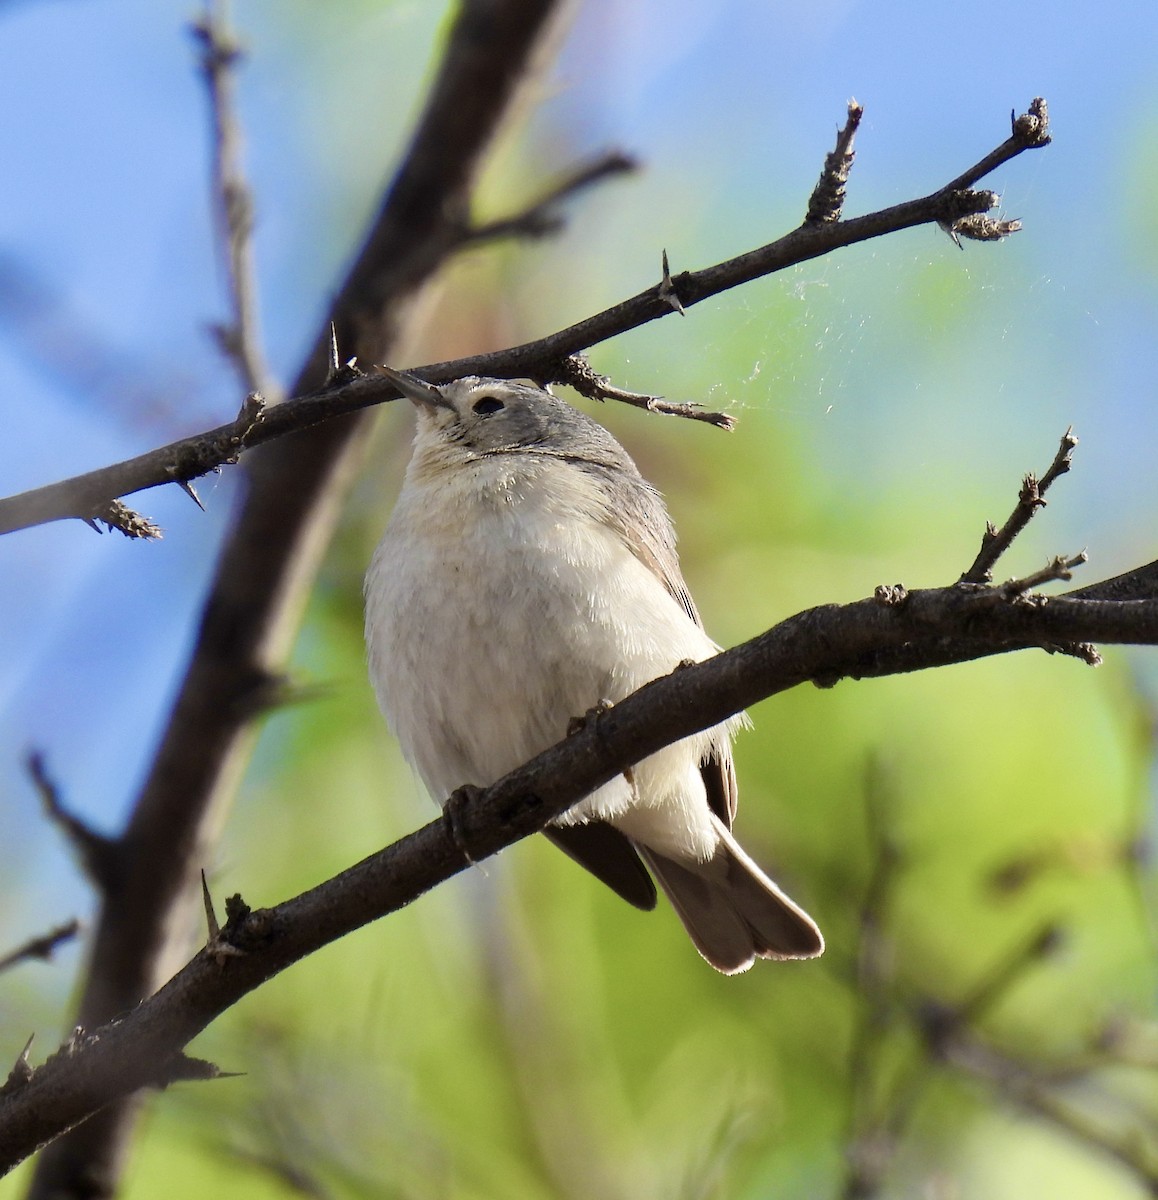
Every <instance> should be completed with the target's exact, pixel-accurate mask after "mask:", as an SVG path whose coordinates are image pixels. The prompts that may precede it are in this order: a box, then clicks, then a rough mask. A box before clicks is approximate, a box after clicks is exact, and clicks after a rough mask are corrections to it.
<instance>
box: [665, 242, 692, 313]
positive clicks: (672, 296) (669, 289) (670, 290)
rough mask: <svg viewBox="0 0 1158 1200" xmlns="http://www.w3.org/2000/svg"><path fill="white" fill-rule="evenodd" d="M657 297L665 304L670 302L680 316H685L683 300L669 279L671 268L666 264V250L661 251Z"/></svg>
mask: <svg viewBox="0 0 1158 1200" xmlns="http://www.w3.org/2000/svg"><path fill="white" fill-rule="evenodd" d="M659 298H660V299H661V300H662V301H663V302H664V303H665V304H670V305H671V307H672V308H674V309H675V310H676V312H678V313H679V315H680V316H681V317H686V316H687V313H686V312H684V306H683V301H682V300H680V298H679V296H678V294H677V293H676V290H675V284H673V283H672V281H671V270H670V268H669V267H668V265H667V250H664V252H663V278H662V279H661V280H660V281H659Z"/></svg>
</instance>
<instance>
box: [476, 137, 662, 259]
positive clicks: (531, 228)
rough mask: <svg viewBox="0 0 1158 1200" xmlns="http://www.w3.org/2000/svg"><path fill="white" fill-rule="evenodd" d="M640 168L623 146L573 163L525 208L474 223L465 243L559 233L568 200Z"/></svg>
mask: <svg viewBox="0 0 1158 1200" xmlns="http://www.w3.org/2000/svg"><path fill="white" fill-rule="evenodd" d="M638 170H639V162H638V160H636V159H634V158H632V157H631V155H630V154H626V153H624V151H622V150H605V151H603V153H601V154H598V155H596V156H595V157H594V158H592V159H590V160H589V161H588V162H585V163H580V164H578V165H577V166H575V167H573V168H572V169H571V170H570V171H568V172H567V174H566V175H565V176H563V178H562V179H560V180H559V182H558V183H556V184H555V185H554V186H552V187H551V188H549V189H548V190H547V191H546V192H545V193H544V194H543V195H542V196H541V197H540V198H539V199H538V200H536V201H535V202H534V203H533V204H531V205H529V206H528V207H527V208H525V209H524V210H523V211H522V212H519V213H514V214H513V215H512V216H509V217H501V218H499V219H498V220H496V221H487V222H486V223H485V224H482V225H475V226H473V227H471V228H470V229H468V230H467V231H466V233H465V234H464V235H463V239H464V244H478V243H479V242H490V241H494V240H495V239H496V238H507V237H531V238H537V237H544V236H546V235H547V234H551V233H556V232H558V231H559V230H560V229H561V228H562V227H563V215H562V213H561V212H560V211H559V209H560V207H561V206H562V205H563V204H564V203H565V202H566V201H568V200H571V199H574V197H575V196H577V195H578V194H579V193H580V192H583V191H586V190H587V189H588V188H590V187H593V186H594V185H595V184H597V183H602V182H603V181H604V180H606V179H611V178H613V177H614V176H616V175H627V174H631V173H632V172H633V171H638Z"/></svg>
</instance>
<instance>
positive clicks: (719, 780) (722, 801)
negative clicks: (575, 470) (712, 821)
mask: <svg viewBox="0 0 1158 1200" xmlns="http://www.w3.org/2000/svg"><path fill="white" fill-rule="evenodd" d="M581 465H582V466H583V467H584V468H586V469H587V470H590V471H593V472H595V473H597V474H598V473H603V472H609V468H608V467H606V466H604V465H603V464H601V463H591V462H585V463H583V464H581ZM612 469H614V468H612ZM623 482H624V481H623V473H622V471H619V472H618V473H617V476H616V483H617V486H616V488H615V490H614V493H613V494H614V495H615V498H616V504H615V505H613V506H609V508H608V510H607V513H606V515H605V517H604V520H605V521H606V522H607V524H608V525H610V527H611V528H612V529H614V530H615V532H616V533H617V534H618V535H619V536H620V537H621V538H622V539H623V542H624V544H625V545H626V546H627V547H628V549H629V550H630V551H631V552H632V554H634V555H635V557H636V558H638V559H639V561H640V562H641V563H643V565H644V566H645V567H647V568H648V570H650V571H651V573H652V574H653V575H655V577H656V578H657V579H658V580H659V581H660V582H661V583H662V584H663V586H664V588H665V589H666V590H667V592H668V594H669V595H670V596H671V597H672V598H673V599H674V600H675V601H676V602H677V603H678V604H679V605H680V606H681V607H682V608H683V610H684V612H686V613H687V614H688V616H689V617H691V619H692V620H693V621H695V623H696V624H697V625H698V626H699V627H700V628H701V629H702V628H703V627H704V623H703V621H701V620H700V614H699V610H698V609H697V608H696V604H695V601H694V600H693V599H692V596H691V593H690V592H689V591H688V586H687V584H686V583H684V577H683V573H682V572H681V571H680V561H679V556H678V555H677V553H676V535H675V529H674V528H673V526H672V523H671V517H669V516H668V512H667V506H666V505H665V504H664V502H663V497H662V496H661V495H660V494H659V492H657V491H656V490H655V488H653V487H652V486H651V484H650V483H648V482H647V481H646V480H645V479H644V478H643V477H642V476H641V475H639V474H638V473H636V474H635V475H634V477H632V478H631V479H630V484H631V486H629V487H624V486H623ZM700 773H701V774H702V775H703V779H704V789H705V791H706V792H707V796H708V804H709V806H710V807H711V810H712V812H714V813H715V814H716V816H717V817H719V818H720V820H721V821H723V823H724V824H725V825H726V826H727V828H728V829H731V828H732V823H733V821H735V819H736V804H737V801H738V792H737V787H736V769H735V767H734V766H733V765H732V755H731V753H730V752H729V753H725V754H723V755H717V754H711V755H709V757H708V758H706V759H705V760H704V761H703V762H702V763H700Z"/></svg>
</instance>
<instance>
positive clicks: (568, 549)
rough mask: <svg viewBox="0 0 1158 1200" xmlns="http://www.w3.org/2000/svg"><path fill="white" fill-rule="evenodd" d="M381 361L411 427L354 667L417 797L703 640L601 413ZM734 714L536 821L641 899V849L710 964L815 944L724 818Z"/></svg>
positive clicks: (648, 489)
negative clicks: (443, 380) (424, 377)
mask: <svg viewBox="0 0 1158 1200" xmlns="http://www.w3.org/2000/svg"><path fill="white" fill-rule="evenodd" d="M384 374H385V375H386V376H387V377H388V378H389V379H390V380H391V381H392V382H393V383H394V384H395V385H396V386H397V387H398V388H399V389H400V390H401V391H402V393H403V395H405V396H407V397H409V398H410V400H412V401H413V403H414V405H415V407H416V408H417V410H418V428H417V432H416V435H415V439H414V452H413V455H412V457H411V459H410V465H409V467H408V468H407V471H406V478H405V482H404V483H403V486H402V492H401V494H400V496H399V498H398V503H397V505H396V506H395V509H394V513H393V515H392V516H391V518H390V523H389V525H388V526H387V529H386V533H385V535H384V536H383V538H382V541H381V543H380V545H379V546H378V549H377V551H376V552H375V554H374V558H373V561H372V562H371V564H370V569H369V571H368V573H367V575H366V642H367V647H368V651H369V660H370V676H371V679H372V681H373V684H374V690H375V692H376V693H377V696H378V702H379V704H380V705H381V708H382V711H383V713H384V714H385V716H386V720H387V722H388V723H389V725H390V727H391V729H393V731H394V733H395V735H396V736H397V737H398V740H399V742H400V743H401V746H402V752H403V754H404V755H405V757H406V759H407V761H408V762H409V763H410V764H411V766H412V767H413V768H414V769H415V770H416V771H417V773H418V775H419V776H420V777H421V779H422V781H423V783H424V784H425V785H426V788H427V789H428V790H429V792H430V794H431V795H432V796H433V797H434V798H435V800H437V801H439V802H445V800H446V798H447V797H448V796H450V794H451V793H452V792H454V791H455V790H456V789H457V788H459V787H461V786H462V785H463V784H474V785H477V786H479V787H485V786H487V785H489V784H491V783H493V782H495V780H497V779H499V778H500V777H501V776H503V775H505V774H506V773H507V772H508V771H511V770H513V769H514V768H515V767H517V766H519V765H521V764H522V763H524V762H526V761H527V760H528V759H530V758H532V757H534V755H536V754H538V753H539V752H540V751H542V750H545V749H546V748H547V747H548V746H551V745H553V744H554V743H555V742H557V741H560V740H561V739H562V738H563V737H564V736H565V735H566V734H567V731H568V727H569V725H570V724H571V722H572V720H573V719H574V718H576V717H579V716H581V715H582V714H584V713H586V712H587V711H589V710H590V709H591V708H593V707H594V706H596V705H598V704H599V703H601V702H603V701H611V702H612V703H614V702H616V701H619V700H622V699H623V698H624V697H625V696H627V695H629V694H630V693H631V692H633V691H635V690H636V689H637V688H639V687H642V686H643V685H644V684H645V683H648V682H649V681H651V680H653V679H656V678H658V677H659V676H661V675H666V674H667V673H669V672H670V671H672V670H674V669H675V668H676V666H678V665H679V663H681V662H683V661H685V660H688V659H691V660H694V661H700V660H702V659H705V658H709V657H710V656H712V655H713V654H716V653H718V651H719V647H718V646H717V645H716V644H715V643H714V642H713V641H712V640H711V639H710V638H709V637H708V635H707V634H706V633H705V632H704V630H703V627H702V626H701V624H700V619H699V614H698V613H697V612H696V607H695V604H694V603H693V602H692V598H691V596H690V595H689V594H688V590H687V587H686V586H685V584H684V581H683V576H682V575H681V574H680V568H679V561H678V559H677V557H676V550H675V531H674V530H673V528H672V524H671V520H670V518H669V517H668V514H667V510H666V508H665V507H664V503H663V500H662V498H661V497H660V495H659V493H658V492H657V491H656V490H655V489H654V488H653V487H652V486H651V485H650V484H649V483H648V482H647V481H646V480H645V479H644V478H643V477H642V476H641V475H640V473H639V471H638V469H637V468H636V466H635V463H633V462H632V460H631V459H630V458H629V457H628V455H627V452H626V451H625V450H624V449H623V447H622V446H620V444H619V443H618V442H617V441H616V440H615V439H614V438H613V437H612V436H611V434H609V433H608V432H607V431H606V430H605V429H604V428H603V427H602V426H601V425H598V424H597V423H596V422H595V421H592V420H591V419H590V418H588V417H587V416H585V415H584V414H583V413H581V412H579V411H578V410H577V409H575V408H573V407H572V406H571V405H570V404H567V403H566V402H565V401H563V400H561V399H559V398H558V397H556V396H553V395H551V394H550V393H549V392H546V391H543V390H542V389H541V388H538V387H534V386H531V385H527V384H522V383H512V382H508V381H505V380H498V379H481V378H478V377H476V376H468V377H467V378H464V379H458V380H455V381H454V382H452V383H448V384H445V385H443V386H442V387H433V386H431V385H429V384H427V383H424V382H422V381H421V380H419V379H417V378H415V377H414V376H410V375H405V374H402V373H400V372H397V371H389V370H385V371H384ZM743 721H744V718H743V717H734V718H732V719H731V720H730V721H727V722H725V723H723V724H721V725H717V726H715V727H714V728H712V729H708V730H706V731H704V732H703V733H700V734H697V735H695V736H694V737H689V738H685V739H684V740H682V741H679V742H676V743H675V744H674V745H672V746H669V747H667V748H666V749H664V750H661V751H659V752H658V753H657V754H653V755H652V756H651V757H650V758H647V759H645V760H644V761H643V762H641V763H639V764H638V765H637V766H636V767H635V768H634V769H633V770H632V771H631V772H630V775H621V776H619V777H618V778H616V779H615V780H613V781H612V782H611V783H608V784H606V785H605V786H603V787H601V788H599V789H598V790H597V791H595V792H593V793H592V794H591V795H590V796H588V797H587V798H586V799H584V800H582V801H580V803H578V804H577V805H575V806H574V807H573V808H571V809H570V810H568V812H566V813H565V814H564V815H563V816H562V817H560V818H559V819H558V820H557V821H556V822H555V823H554V824H553V825H552V826H551V827H549V828H548V829H547V830H546V831H545V832H546V835H547V837H548V838H550V839H551V841H552V842H554V843H555V844H556V845H557V846H559V847H560V848H561V849H562V850H564V851H565V852H566V853H567V854H569V855H570V856H571V857H572V858H573V859H575V860H576V861H577V862H579V863H580V864H581V865H582V866H584V867H586V868H587V869H588V870H589V871H591V872H592V874H594V875H595V876H597V877H598V878H599V879H601V880H602V881H603V882H604V883H606V884H607V885H608V886H609V887H611V888H612V889H614V890H615V891H616V892H617V893H618V894H619V895H620V896H622V897H623V898H624V899H625V900H627V901H628V902H629V903H631V904H634V905H635V906H636V907H638V908H643V909H650V908H654V907H655V901H656V891H655V885H654V884H653V883H652V881H651V878H650V876H649V875H648V872H647V870H646V869H645V868H644V865H643V864H644V863H646V864H647V867H648V868H650V870H651V872H652V874H654V876H655V878H656V879H657V880H658V881H659V884H660V886H661V887H662V888H663V890H664V891H665V892H666V893H667V895H668V898H669V899H670V900H671V903H672V905H673V907H674V908H675V910H676V912H677V913H678V914H679V917H680V920H681V921H682V922H683V924H684V926H685V927H686V929H687V931H688V933H689V934H690V935H691V939H692V941H693V942H694V943H695V945H696V948H697V949H698V950H699V952H700V953H701V954H702V955H703V956H704V958H705V959H707V961H708V962H709V963H711V965H712V966H713V967H715V968H716V969H717V970H719V971H723V972H725V973H727V974H733V973H735V972H738V971H744V970H747V968H748V967H750V966H751V965H752V963H753V961H754V960H755V959H756V958H757V957H760V958H781V959H783V958H810V957H813V956H814V955H817V954H820V953H821V951H822V950H823V949H824V940H823V938H822V937H821V935H820V931H819V930H818V929H817V927H816V925H815V923H814V922H813V921H812V919H811V918H810V917H809V916H808V915H807V914H806V913H805V912H804V911H803V910H802V909H800V908H799V907H798V906H797V905H796V904H794V903H793V902H792V901H791V900H790V899H789V898H788V897H787V896H786V895H785V894H784V893H783V892H782V891H781V890H780V889H779V888H778V887H777V886H776V884H775V883H773V882H772V880H771V879H769V878H768V876H767V875H765V874H764V873H763V872H762V871H761V870H760V868H759V867H758V866H757V865H756V864H755V863H754V862H753V861H752V860H751V859H750V858H749V857H748V855H747V854H745V852H744V851H743V850H742V849H741V848H740V846H739V845H738V843H737V842H736V840H735V838H733V836H732V832H731V828H732V821H733V819H734V818H735V815H736V776H735V771H734V769H733V766H732V751H731V739H732V735H733V733H734V732H735V731H736V729H737V728H738V727H739V726H740V725H741V724H742V723H743ZM641 860H642V861H641Z"/></svg>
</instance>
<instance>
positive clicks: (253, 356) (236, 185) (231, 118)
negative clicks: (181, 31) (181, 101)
mask: <svg viewBox="0 0 1158 1200" xmlns="http://www.w3.org/2000/svg"><path fill="white" fill-rule="evenodd" d="M192 32H193V35H194V37H196V39H197V41H198V43H199V45H200V47H201V71H202V74H203V75H204V77H205V84H206V87H207V90H208V92H209V108H210V114H211V117H212V126H213V135H212V142H213V190H214V198H215V203H214V206H213V207H214V213H215V216H216V218H217V228H218V231H219V237H220V240H221V244H222V248H223V250H224V258H225V262H226V269H227V276H228V280H229V299H230V306H231V308H232V320H231V323H230V324H228V325H219V326H217V327H216V329H215V332H216V334H217V338H218V341H219V342H220V344H221V347H222V349H223V350H224V351H225V353H226V355H227V356H228V357H229V359H230V361H231V362H232V363H233V364H234V366H235V367H236V369H237V373H238V375H239V377H240V379H241V385H242V387H243V388H244V389H245V390H246V391H248V392H259V393H261V394H262V395H264V396H266V397H268V398H270V399H276V398H277V395H278V389H277V388H276V387H275V385H274V382H273V379H272V377H271V376H270V373H269V368H268V366H267V364H266V360H265V354H264V352H263V350H262V346H261V330H260V322H259V319H258V303H257V272H256V270H255V267H254V256H253V209H254V204H253V191H252V189H251V188H250V186H249V181H248V179H247V178H246V175H245V168H244V166H243V156H242V138H241V125H240V122H239V121H238V118H237V106H236V102H235V101H236V97H235V79H234V72H235V69H236V67H237V64H238V62H239V61H240V60H241V57H242V50H241V47H240V45H239V44H238V43H237V41H236V39H235V38H234V36H233V34H232V32H231V30H230V28H229V3H228V0H205V10H204V12H203V13H202V14H201V16H200V17H199V18H198V19H197V20H196V21H194V23H193V25H192Z"/></svg>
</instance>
